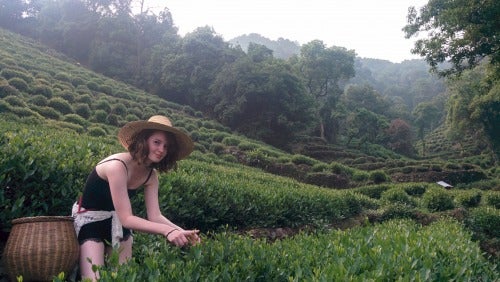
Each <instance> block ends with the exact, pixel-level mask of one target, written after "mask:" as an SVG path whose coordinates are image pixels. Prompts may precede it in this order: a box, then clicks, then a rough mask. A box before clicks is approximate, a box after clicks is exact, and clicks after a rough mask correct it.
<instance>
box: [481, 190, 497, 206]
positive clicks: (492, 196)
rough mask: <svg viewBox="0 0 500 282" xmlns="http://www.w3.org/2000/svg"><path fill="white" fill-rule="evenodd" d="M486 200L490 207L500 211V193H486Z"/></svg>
mask: <svg viewBox="0 0 500 282" xmlns="http://www.w3.org/2000/svg"><path fill="white" fill-rule="evenodd" d="M484 198H485V202H486V204H487V205H490V206H492V207H494V208H496V209H500V192H498V191H491V192H486V193H485V197H484Z"/></svg>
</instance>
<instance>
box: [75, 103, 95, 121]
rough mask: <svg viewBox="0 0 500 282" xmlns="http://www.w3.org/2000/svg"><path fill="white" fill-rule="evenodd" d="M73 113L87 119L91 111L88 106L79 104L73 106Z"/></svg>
mask: <svg viewBox="0 0 500 282" xmlns="http://www.w3.org/2000/svg"><path fill="white" fill-rule="evenodd" d="M75 113H76V114H78V115H79V116H81V117H82V118H84V119H89V118H90V115H91V114H92V111H91V110H90V107H89V105H87V104H81V103H80V104H76V105H75Z"/></svg>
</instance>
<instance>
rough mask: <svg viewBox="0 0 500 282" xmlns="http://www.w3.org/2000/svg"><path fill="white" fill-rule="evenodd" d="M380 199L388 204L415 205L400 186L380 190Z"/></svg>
mask: <svg viewBox="0 0 500 282" xmlns="http://www.w3.org/2000/svg"><path fill="white" fill-rule="evenodd" d="M380 199H381V200H382V201H384V202H386V203H388V204H399V205H404V206H406V207H408V206H410V207H414V206H416V203H415V201H414V200H413V199H412V198H410V196H409V195H408V194H406V192H405V191H404V190H403V189H402V188H401V187H394V188H391V189H389V190H386V191H384V192H382V195H381V198H380Z"/></svg>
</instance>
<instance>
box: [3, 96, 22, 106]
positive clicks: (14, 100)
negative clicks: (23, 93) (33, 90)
mask: <svg viewBox="0 0 500 282" xmlns="http://www.w3.org/2000/svg"><path fill="white" fill-rule="evenodd" d="M3 100H4V101H5V102H7V103H9V104H10V105H11V106H14V107H27V105H26V103H25V102H24V100H23V99H21V98H20V97H18V96H7V97H5V98H3Z"/></svg>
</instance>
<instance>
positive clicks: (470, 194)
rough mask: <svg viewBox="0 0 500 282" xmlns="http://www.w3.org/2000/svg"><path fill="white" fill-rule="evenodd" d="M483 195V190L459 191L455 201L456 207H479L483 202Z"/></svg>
mask: <svg viewBox="0 0 500 282" xmlns="http://www.w3.org/2000/svg"><path fill="white" fill-rule="evenodd" d="M481 197H482V193H481V190H477V189H473V190H462V191H457V193H456V194H455V197H454V200H455V203H456V206H460V207H465V208H472V207H477V206H478V205H479V203H480V202H481Z"/></svg>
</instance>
